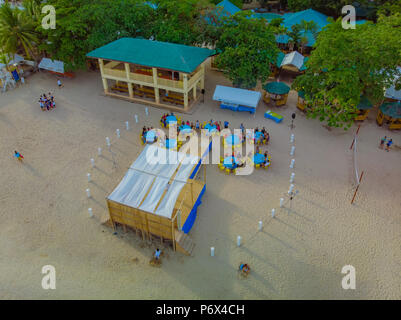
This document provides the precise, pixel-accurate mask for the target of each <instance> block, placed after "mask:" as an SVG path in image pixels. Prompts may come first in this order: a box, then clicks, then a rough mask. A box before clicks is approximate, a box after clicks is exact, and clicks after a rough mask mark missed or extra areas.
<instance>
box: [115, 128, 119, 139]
mask: <svg viewBox="0 0 401 320" xmlns="http://www.w3.org/2000/svg"><path fill="white" fill-rule="evenodd" d="M116 135H117V138H120V129H117V130H116Z"/></svg>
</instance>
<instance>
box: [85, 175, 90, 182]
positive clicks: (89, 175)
mask: <svg viewBox="0 0 401 320" xmlns="http://www.w3.org/2000/svg"><path fill="white" fill-rule="evenodd" d="M86 176H87V177H88V182H91V174H90V173H87V174H86Z"/></svg>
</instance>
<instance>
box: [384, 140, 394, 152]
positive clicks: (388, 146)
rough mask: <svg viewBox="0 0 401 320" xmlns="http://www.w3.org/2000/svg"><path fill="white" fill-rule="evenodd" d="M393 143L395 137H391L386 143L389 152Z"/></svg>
mask: <svg viewBox="0 0 401 320" xmlns="http://www.w3.org/2000/svg"><path fill="white" fill-rule="evenodd" d="M392 144H393V139H390V140H389V141H388V142H387V144H386V151H387V152H389V151H390V147H391V145H392Z"/></svg>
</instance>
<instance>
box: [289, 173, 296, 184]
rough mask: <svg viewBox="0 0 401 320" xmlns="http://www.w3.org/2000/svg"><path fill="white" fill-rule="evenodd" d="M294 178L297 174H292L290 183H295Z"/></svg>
mask: <svg viewBox="0 0 401 320" xmlns="http://www.w3.org/2000/svg"><path fill="white" fill-rule="evenodd" d="M294 177H295V173H294V172H293V173H291V177H290V182H291V183H293V182H294Z"/></svg>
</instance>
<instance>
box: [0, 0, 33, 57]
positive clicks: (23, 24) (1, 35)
mask: <svg viewBox="0 0 401 320" xmlns="http://www.w3.org/2000/svg"><path fill="white" fill-rule="evenodd" d="M35 29H36V24H35V21H34V20H33V19H32V18H31V17H30V16H29V15H28V14H26V12H25V11H24V10H20V9H19V8H18V7H14V8H12V7H11V6H10V3H9V2H8V1H6V2H5V3H4V5H2V6H0V48H2V51H4V52H6V53H9V54H11V55H12V56H14V54H15V53H17V52H18V51H19V50H20V49H22V50H23V51H24V52H25V55H26V56H27V57H28V58H31V57H32V56H35V45H36V44H37V43H38V34H37V32H36V30H35Z"/></svg>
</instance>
